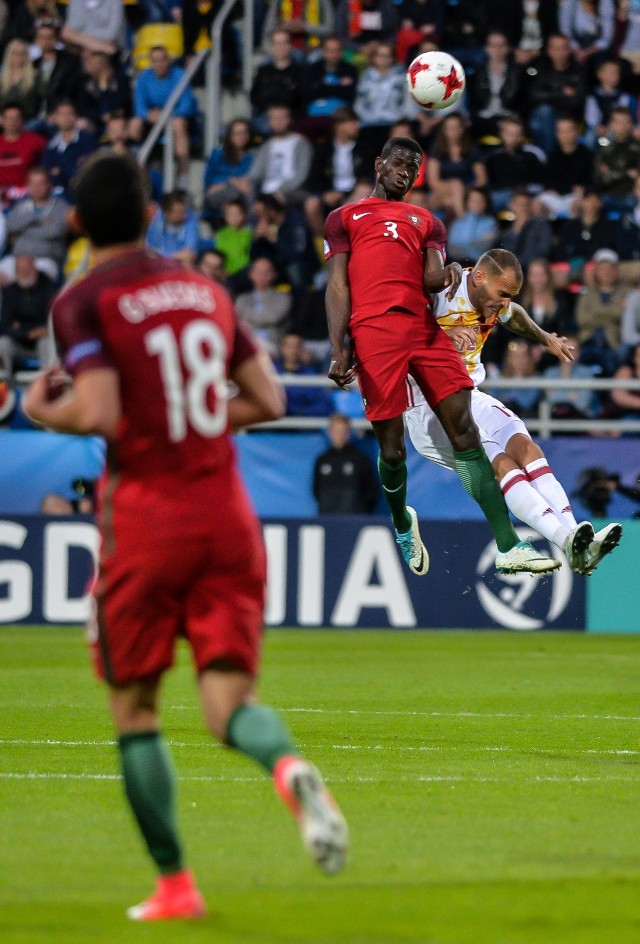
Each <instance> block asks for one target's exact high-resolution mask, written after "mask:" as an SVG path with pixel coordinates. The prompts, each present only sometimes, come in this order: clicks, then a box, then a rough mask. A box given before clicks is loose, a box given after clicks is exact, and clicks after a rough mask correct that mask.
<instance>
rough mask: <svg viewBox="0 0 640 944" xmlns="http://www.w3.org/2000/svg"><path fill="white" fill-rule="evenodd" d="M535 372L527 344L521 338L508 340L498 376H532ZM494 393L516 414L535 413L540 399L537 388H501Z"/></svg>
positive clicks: (533, 414) (517, 377)
mask: <svg viewBox="0 0 640 944" xmlns="http://www.w3.org/2000/svg"><path fill="white" fill-rule="evenodd" d="M535 373H536V365H535V361H534V359H533V353H532V350H531V347H530V346H529V344H528V343H527V342H526V341H525V340H523V339H519V340H511V341H509V342H508V344H507V349H506V351H505V353H504V358H503V361H502V369H501V371H500V376H501V377H504V378H506V377H509V378H512V379H521V378H525V377H534V376H535ZM495 395H496V396H497V397H498V398H499V399H500V400H501V401H502V403H503V404H504V405H505V406H506V407H507V409H509V410H512V411H513V412H514V413H516V414H517V415H518V416H521V417H527V416H535V415H536V411H537V408H538V402H539V400H540V391H539V390H538V389H537V388H522V387H513V388H508V389H502V388H501V389H500V390H497V391H496V392H495Z"/></svg>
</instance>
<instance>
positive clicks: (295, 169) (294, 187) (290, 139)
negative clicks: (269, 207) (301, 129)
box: [249, 105, 313, 203]
mask: <svg viewBox="0 0 640 944" xmlns="http://www.w3.org/2000/svg"><path fill="white" fill-rule="evenodd" d="M267 121H268V124H269V130H270V132H271V136H270V137H269V138H268V139H267V140H266V141H265V142H264V144H262V145H260V147H259V148H258V151H257V153H256V156H255V160H254V162H253V164H252V165H251V169H250V171H249V178H250V180H251V181H252V183H253V185H254V187H255V188H256V190H257V191H258V193H270V194H278V195H279V196H280V197H281V198H283V199H286V200H287V201H288V202H290V203H300V202H301V201H302V200H303V199H304V197H305V194H304V193H303V191H302V187H303V184H304V183H305V181H306V179H307V177H308V176H309V171H310V169H311V157H312V154H313V150H312V147H311V144H310V143H309V141H308V140H307V139H306V138H305V137H303V136H302V135H301V134H298V133H297V132H296V131H293V130H292V116H291V109H290V108H289V107H288V106H287V105H271V106H269V109H268V112H267Z"/></svg>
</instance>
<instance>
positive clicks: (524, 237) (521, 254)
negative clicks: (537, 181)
mask: <svg viewBox="0 0 640 944" xmlns="http://www.w3.org/2000/svg"><path fill="white" fill-rule="evenodd" d="M509 209H510V210H511V212H512V214H513V222H512V223H511V226H510V227H509V229H508V230H507V231H506V233H503V235H502V237H501V239H500V246H501V247H502V248H503V249H508V250H509V252H512V253H513V254H514V256H515V257H516V259H517V260H518V261H519V263H520V265H521V266H522V268H523V269H526V268H527V266H528V265H529V263H530V262H531V261H532V260H533V259H535V258H537V257H539V256H541V257H542V258H543V259H548V258H549V256H550V254H551V240H552V237H553V233H552V231H551V227H550V226H549V224H548V222H547V221H546V220H545V219H543V217H540V216H535V214H534V212H533V200H532V198H531V195H530V194H528V193H527V192H526V190H519V191H517V192H516V193H514V195H513V197H512V198H511V201H510V203H509Z"/></svg>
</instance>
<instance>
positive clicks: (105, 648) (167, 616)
mask: <svg viewBox="0 0 640 944" xmlns="http://www.w3.org/2000/svg"><path fill="white" fill-rule="evenodd" d="M116 496H117V491H116ZM190 498H191V501H190V504H189V507H188V508H187V507H186V506H184V505H183V508H184V511H185V518H188V519H189V521H188V522H187V523H185V519H184V518H182V519H181V518H180V516H179V515H178V514H176V506H175V505H174V506H173V507H170V508H169V509H168V510H167V509H166V508H164V507H163V506H162V504H161V503H158V502H156V504H155V506H154V507H155V513H154V515H153V517H150V516H149V510H148V509H146V511H145V509H141V508H140V507H135V506H134V507H133V510H132V505H131V502H130V500H127V501H124V502H123V501H122V499H120V500H118V497H115V500H114V502H113V524H112V525H110V527H109V528H106V527H103V529H102V540H103V551H102V555H101V562H100V570H99V574H98V579H97V581H96V586H95V589H94V598H95V603H96V607H95V621H94V622H95V625H94V626H91V625H90V627H89V632H90V639H91V648H92V654H93V659H94V665H95V669H96V672H97V674H98V676H99V677H100V678H103V679H106V680H107V681H108V682H109V683H110V684H113V685H124V684H127V683H129V682H132V681H137V680H141V679H145V678H151V677H154V676H158V675H160V674H161V673H162V672H164V671H165V670H166V669H168V668H170V666H171V665H172V664H173V659H174V650H175V645H176V640H177V638H178V637H179V636H181V635H182V636H184V637H185V638H186V639H187V641H188V643H189V645H190V647H191V650H192V653H193V659H194V662H195V665H196V668H197V669H198V671H201V670H202V669H204V668H206V667H207V665H209V664H210V663H211V662H213V661H214V660H219V659H224V660H225V661H226V662H227V663H228V664H230V665H231V666H233V667H235V668H237V669H239V670H241V671H243V672H247V673H248V674H249V675H255V674H256V672H257V670H258V663H259V656H260V642H261V638H262V628H263V613H264V590H265V578H266V559H265V551H264V545H263V542H262V534H261V530H260V525H259V522H258V521H257V519H256V517H255V514H254V512H253V510H252V509H251V507H250V504H249V501H248V499H247V497H246V495H245V494H244V489H243V487H242V485H241V484H240V483H239V482H238V481H237V480H235V476H234V480H233V481H231V480H230V479H229V478H228V477H225V479H224V491H222V492H219V493H218V500H217V502H216V503H215V512H214V513H212V508H211V505H210V504H209V505H208V507H205V505H204V504H200V503H199V502H198V499H197V496H193V495H191V496H190ZM194 506H195V511H196V514H194ZM198 508H200V511H201V518H200V521H201V523H200V525H199V526H197V527H195V526H194V522H196V521H197V520H198V514H197V511H198ZM108 512H109V509H108V506H107V505H105V507H104V508H103V511H102V515H101V517H103V518H104V520H105V521H106V520H108V519H109V514H108ZM92 629H93V632H92Z"/></svg>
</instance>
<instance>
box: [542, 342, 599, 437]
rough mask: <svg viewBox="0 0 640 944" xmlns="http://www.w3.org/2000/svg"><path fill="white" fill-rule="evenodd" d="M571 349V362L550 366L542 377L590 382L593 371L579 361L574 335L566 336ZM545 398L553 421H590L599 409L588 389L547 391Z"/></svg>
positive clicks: (591, 392) (579, 353)
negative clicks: (549, 405)
mask: <svg viewBox="0 0 640 944" xmlns="http://www.w3.org/2000/svg"><path fill="white" fill-rule="evenodd" d="M567 340H568V341H569V343H570V344H571V345H572V347H573V356H574V360H573V361H568V362H567V363H559V362H558V361H557V360H556V361H555V363H553V364H550V365H549V366H548V367H547V368H546V369H545V371H544V377H547V378H549V379H551V380H591V379H593V374H594V371H593V369H592V368H591V367H588V366H587V365H586V364H583V363H582V362H581V360H580V357H581V350H580V338H579V337H578V335H576V334H569V335H567ZM546 398H547V400H548V401H549V403H550V404H551V416H552V417H553V419H554V420H564V419H572V420H573V419H578V420H580V419H590V418H592V417H594V416H596V415H597V414H598V412H599V409H600V401H599V399H598V397H597V396H596V395H595V394H594V392H593V390H590V389H580V390H575V389H564V390H548V391H547V393H546Z"/></svg>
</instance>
